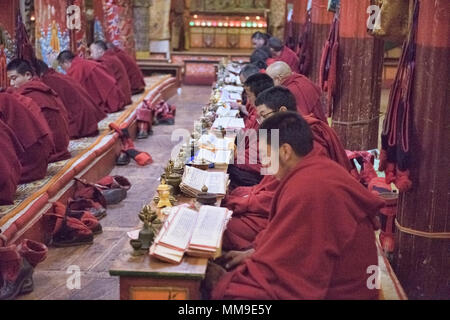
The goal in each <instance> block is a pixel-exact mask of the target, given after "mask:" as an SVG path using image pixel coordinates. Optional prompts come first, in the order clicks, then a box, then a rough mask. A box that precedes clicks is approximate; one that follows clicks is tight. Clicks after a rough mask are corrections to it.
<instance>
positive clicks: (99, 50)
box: [89, 40, 132, 104]
mask: <svg viewBox="0 0 450 320" xmlns="http://www.w3.org/2000/svg"><path fill="white" fill-rule="evenodd" d="M89 50H90V52H91V58H92V59H94V60H95V61H97V62H99V63H100V64H101V65H102V66H103V67H104V68H105V70H106V71H108V73H109V74H111V75H112V76H113V77H114V78H115V79H116V81H117V83H118V84H119V86H120V89H121V90H122V94H123V96H124V97H125V101H126V103H127V104H130V103H131V102H132V101H131V84H130V79H129V78H128V73H127V69H126V68H125V65H124V64H123V63H122V61H120V59H119V58H118V57H117V56H116V55H115V54H114V52H112V51H111V50H108V47H107V46H106V43H105V42H104V41H102V40H97V41H95V42H93V43H92V44H91V45H90V46H89Z"/></svg>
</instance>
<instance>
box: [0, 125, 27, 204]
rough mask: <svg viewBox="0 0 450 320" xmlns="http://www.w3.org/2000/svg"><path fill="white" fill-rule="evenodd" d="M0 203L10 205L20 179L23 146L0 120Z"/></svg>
mask: <svg viewBox="0 0 450 320" xmlns="http://www.w3.org/2000/svg"><path fill="white" fill-rule="evenodd" d="M0 150H2V152H0V205H2V206H3V205H10V204H12V203H13V201H14V197H15V196H16V189H17V184H18V183H19V179H20V172H21V169H22V167H21V165H20V161H19V157H21V156H22V153H23V148H22V146H21V145H20V143H19V141H18V139H17V137H16V136H15V134H14V133H13V132H12V130H11V129H10V128H9V127H8V126H7V125H6V124H5V123H4V122H3V121H2V120H0Z"/></svg>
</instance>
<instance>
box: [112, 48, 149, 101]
mask: <svg viewBox="0 0 450 320" xmlns="http://www.w3.org/2000/svg"><path fill="white" fill-rule="evenodd" d="M107 46H108V51H111V53H113V54H115V55H116V56H117V57H118V58H119V59H120V62H122V63H123V65H124V66H125V69H126V70H127V73H128V79H129V80H130V85H131V92H132V93H133V94H139V93H142V92H144V90H145V80H144V75H143V74H142V71H141V69H139V66H138V65H137V63H136V61H135V59H133V58H132V57H131V56H129V55H128V54H127V53H126V52H125V51H123V50H122V49H120V48H119V47H117V46H115V45H113V44H111V43H108V44H107Z"/></svg>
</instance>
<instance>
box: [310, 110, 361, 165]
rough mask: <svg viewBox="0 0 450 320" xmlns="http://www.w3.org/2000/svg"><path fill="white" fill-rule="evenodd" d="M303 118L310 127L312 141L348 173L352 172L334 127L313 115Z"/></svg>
mask: <svg viewBox="0 0 450 320" xmlns="http://www.w3.org/2000/svg"><path fill="white" fill-rule="evenodd" d="M303 118H304V119H305V120H306V122H307V123H308V124H309V126H310V128H311V131H312V133H313V137H314V142H315V143H318V144H320V146H322V147H323V150H324V152H325V153H324V155H325V156H326V157H328V158H330V159H331V160H334V161H336V162H337V163H339V164H340V165H341V166H342V167H343V168H344V169H345V170H347V171H348V172H349V173H353V167H352V165H351V162H350V160H349V159H348V156H347V152H346V151H345V149H344V146H343V145H342V143H341V140H339V137H338V136H337V134H336V132H335V131H334V129H333V128H331V127H330V126H329V125H328V123H325V122H323V121H320V120H318V119H316V118H314V117H313V116H303Z"/></svg>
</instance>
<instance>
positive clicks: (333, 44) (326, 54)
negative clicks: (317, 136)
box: [319, 11, 339, 117]
mask: <svg viewBox="0 0 450 320" xmlns="http://www.w3.org/2000/svg"><path fill="white" fill-rule="evenodd" d="M338 54H339V11H338V12H336V14H335V16H334V19H333V23H332V24H331V29H330V34H329V36H328V40H327V42H326V43H325V46H324V48H323V50H322V58H321V61H320V70H319V85H320V87H321V88H322V90H323V91H324V92H327V116H328V117H331V116H332V115H333V104H334V95H335V94H336V87H337V63H338Z"/></svg>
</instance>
